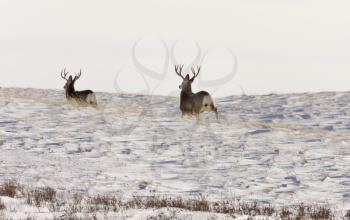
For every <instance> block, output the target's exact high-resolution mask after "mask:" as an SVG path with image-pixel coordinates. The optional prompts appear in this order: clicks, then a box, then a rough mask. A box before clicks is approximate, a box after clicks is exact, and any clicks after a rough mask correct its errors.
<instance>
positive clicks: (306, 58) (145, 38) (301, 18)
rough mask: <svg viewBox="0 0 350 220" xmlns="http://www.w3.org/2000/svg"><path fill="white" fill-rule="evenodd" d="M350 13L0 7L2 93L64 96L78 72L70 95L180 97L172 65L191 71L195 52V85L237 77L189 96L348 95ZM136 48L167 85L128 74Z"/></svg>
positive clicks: (92, 5)
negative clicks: (64, 75)
mask: <svg viewBox="0 0 350 220" xmlns="http://www.w3.org/2000/svg"><path fill="white" fill-rule="evenodd" d="M349 11H350V2H349V1H346V0H344V1H340V0H334V1H330V0H290V1H285V0H240V1H238V0H227V1H220V0H219V1H204V0H190V1H189V0H176V1H175V0H173V1H169V0H147V1H141V0H140V1H135V0H129V1H117V0H114V1H112V0H111V1H106V0H99V1H97V0H95V1H89V0H70V1H68V0H30V1H28V0H22V1H18V0H0V86H1V87H35V88H54V89H62V86H63V84H64V82H63V80H62V79H61V78H60V76H59V73H60V70H61V69H62V68H64V67H67V69H68V70H70V71H71V72H76V71H78V70H79V68H82V72H83V76H82V77H81V79H80V80H79V81H78V83H77V85H76V87H77V89H92V90H95V91H107V92H115V91H116V88H117V87H121V88H122V90H123V91H125V92H136V93H155V94H162V95H168V94H178V92H179V91H178V85H179V84H180V81H181V80H180V78H179V77H177V76H176V75H175V73H174V71H173V60H172V59H171V57H172V56H175V58H176V60H177V62H179V63H185V64H191V63H192V62H193V61H195V57H196V55H198V51H197V50H198V48H197V46H196V42H197V43H198V45H199V48H200V50H201V52H200V55H201V57H202V58H203V57H204V58H203V59H202V62H201V63H202V66H203V68H202V72H201V76H202V80H218V79H222V78H223V77H225V76H226V75H227V74H230V72H231V70H232V68H234V65H236V67H237V69H236V72H235V75H234V77H233V78H232V79H231V78H230V79H227V80H225V83H223V82H217V81H213V85H212V86H210V84H209V86H206V87H205V85H208V83H207V84H199V85H198V83H197V84H196V85H195V86H196V87H195V88H194V90H197V89H206V90H208V91H211V92H213V93H215V95H216V96H226V95H231V94H240V93H241V89H240V87H242V88H243V89H244V91H245V92H246V93H247V94H266V93H271V92H275V93H286V92H307V91H325V90H327V91H329V90H333V91H344V90H349V88H350V43H349V40H350V28H349V27H350V13H349ZM138 40H140V41H138ZM136 41H138V44H137V45H136V47H135V54H136V55H135V56H136V60H137V62H138V63H139V64H142V65H144V66H147V67H148V68H150V69H152V70H154V72H158V73H159V74H161V72H162V71H163V70H164V71H165V73H166V75H164V79H161V78H159V79H156V78H155V77H153V78H152V77H150V76H149V75H147V74H146V73H145V71H144V70H142V69H140V68H138V66H137V65H135V62H133V57H132V54H133V53H132V51H133V46H134V44H135V42H136ZM163 43H165V45H166V47H164V45H163ZM174 44H175V45H176V46H175V49H174V50H171V48H172V46H173V45H174ZM166 48H167V49H168V51H166ZM230 51H231V52H232V53H234V55H235V56H236V62H235V60H234V58H233V57H232V56H231V53H230ZM167 58H169V62H168V63H167V62H166V61H167ZM197 61H198V60H197ZM166 64H168V65H166ZM117 74H119V77H118V78H117V80H116V75H117ZM140 74H142V75H143V76H144V78H143V77H142V76H141V75H140ZM232 76H233V75H232ZM143 79H145V80H146V81H147V82H148V85H149V87H150V89H152V90H147V91H146V90H144V89H145V88H146V86H145V85H144V84H145V83H144V81H143ZM207 82H208V81H207Z"/></svg>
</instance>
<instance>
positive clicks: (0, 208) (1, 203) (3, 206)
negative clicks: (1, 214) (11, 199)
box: [0, 199, 6, 210]
mask: <svg viewBox="0 0 350 220" xmlns="http://www.w3.org/2000/svg"><path fill="white" fill-rule="evenodd" d="M4 209H6V206H5V204H4V203H3V202H2V200H1V199H0V210H4Z"/></svg>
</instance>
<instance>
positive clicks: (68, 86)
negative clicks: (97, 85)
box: [61, 68, 81, 93]
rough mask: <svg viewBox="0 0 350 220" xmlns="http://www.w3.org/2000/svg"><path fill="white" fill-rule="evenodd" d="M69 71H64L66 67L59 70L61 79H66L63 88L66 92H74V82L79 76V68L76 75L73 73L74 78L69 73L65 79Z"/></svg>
mask: <svg viewBox="0 0 350 220" xmlns="http://www.w3.org/2000/svg"><path fill="white" fill-rule="evenodd" d="M68 73H69V72H66V68H64V69H63V70H62V71H61V77H62V79H64V80H66V84H65V85H64V87H63V88H64V90H66V92H67V93H70V92H74V83H75V82H76V81H77V80H78V79H79V78H80V76H81V70H80V71H79V73H78V74H77V75H75V77H74V79H73V77H72V76H71V75H69V77H68V79H67V75H68Z"/></svg>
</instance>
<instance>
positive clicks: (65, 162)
mask: <svg viewBox="0 0 350 220" xmlns="http://www.w3.org/2000/svg"><path fill="white" fill-rule="evenodd" d="M97 100H98V103H99V109H94V108H75V107H71V106H70V105H68V104H67V102H66V100H65V97H64V93H63V91H55V90H39V89H22V88H1V89H0V106H1V108H0V183H1V182H3V181H6V180H8V179H16V180H18V181H19V182H20V183H21V184H25V185H29V186H33V187H42V186H48V187H52V188H54V189H57V190H64V191H77V192H84V193H88V194H91V195H94V194H103V193H108V192H113V193H119V194H122V195H123V196H125V197H131V196H133V195H142V196H143V195H154V194H156V195H162V194H166V195H174V196H183V197H186V196H198V195H200V194H202V195H205V196H207V197H208V199H210V200H223V199H229V200H230V199H232V200H242V201H245V202H249V201H257V202H260V203H265V204H272V205H276V206H279V205H291V204H299V203H305V204H327V205H330V206H332V207H334V208H337V209H341V210H346V209H349V208H350V135H349V133H350V92H339V93H335V92H324V93H313V94H308V93H305V94H286V95H275V94H271V95H264V96H232V97H226V98H218V99H216V100H215V101H216V105H217V106H218V109H219V117H220V119H219V121H216V120H215V117H214V115H213V114H211V113H206V114H203V115H202V119H201V121H200V122H197V121H196V119H195V117H193V118H191V117H186V118H182V117H181V114H180V110H179V107H178V106H179V99H178V98H176V97H175V98H174V97H162V96H143V95H125V94H107V93H97ZM135 219H138V218H137V217H135ZM199 219H201V218H199Z"/></svg>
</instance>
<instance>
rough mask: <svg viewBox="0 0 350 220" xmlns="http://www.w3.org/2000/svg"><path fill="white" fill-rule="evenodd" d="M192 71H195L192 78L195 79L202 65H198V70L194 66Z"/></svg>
mask: <svg viewBox="0 0 350 220" xmlns="http://www.w3.org/2000/svg"><path fill="white" fill-rule="evenodd" d="M191 71H192V73H193V77H192V78H191V80H194V79H195V78H196V77H197V76H198V75H199V72H200V71H201V67H200V66H197V71H196V70H195V69H194V67H192V68H191Z"/></svg>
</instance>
